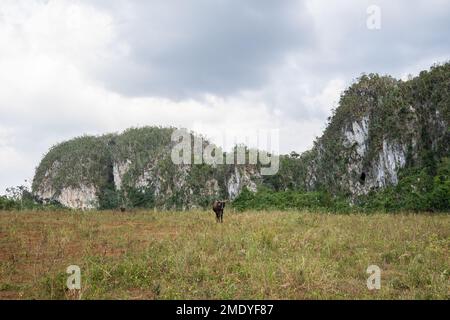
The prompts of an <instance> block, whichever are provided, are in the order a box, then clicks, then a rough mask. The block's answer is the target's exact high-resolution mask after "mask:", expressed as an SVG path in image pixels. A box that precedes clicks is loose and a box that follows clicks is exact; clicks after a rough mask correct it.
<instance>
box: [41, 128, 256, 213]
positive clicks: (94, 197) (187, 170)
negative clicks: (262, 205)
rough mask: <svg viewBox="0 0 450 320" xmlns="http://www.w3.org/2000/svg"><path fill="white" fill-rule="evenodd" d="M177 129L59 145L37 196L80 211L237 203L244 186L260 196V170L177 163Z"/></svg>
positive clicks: (138, 130) (141, 131)
mask: <svg viewBox="0 0 450 320" xmlns="http://www.w3.org/2000/svg"><path fill="white" fill-rule="evenodd" d="M173 130H174V128H158V127H144V128H133V129H128V130H126V131H125V132H124V133H122V134H108V135H104V136H100V137H91V136H84V137H79V138H75V139H73V140H70V141H67V142H63V143H61V144H59V145H56V146H55V147H53V148H52V149H51V150H50V151H49V152H48V153H47V154H46V156H45V157H44V159H43V160H42V161H41V163H40V165H39V167H38V168H37V170H36V174H35V177H34V180H33V192H34V194H35V195H37V196H38V197H39V198H41V199H42V200H43V201H44V202H46V201H57V202H59V203H61V204H63V205H64V206H67V207H70V208H79V209H94V208H116V207H120V206H125V207H155V206H156V207H160V208H166V209H172V208H173V209H175V208H176V209H187V208H192V207H197V206H206V205H209V204H210V203H211V202H212V201H213V200H214V199H218V198H223V199H234V198H235V197H236V196H237V195H238V194H239V193H240V192H241V190H242V189H243V188H244V187H247V188H249V189H250V190H254V191H256V189H257V184H258V183H260V180H261V176H260V174H259V171H258V170H257V166H256V165H223V166H221V165H215V166H213V165H208V164H200V165H190V164H186V165H184V164H182V165H176V164H174V163H173V161H172V159H171V150H172V148H173V146H174V142H172V141H171V134H172V132H173ZM195 138H196V136H195V135H193V134H192V139H195ZM204 143H205V144H206V143H207V141H205V142H204ZM192 160H193V159H192Z"/></svg>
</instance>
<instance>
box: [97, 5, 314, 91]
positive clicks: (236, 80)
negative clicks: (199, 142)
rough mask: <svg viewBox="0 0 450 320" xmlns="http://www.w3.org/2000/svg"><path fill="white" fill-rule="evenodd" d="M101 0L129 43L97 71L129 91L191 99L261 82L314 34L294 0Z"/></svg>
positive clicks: (110, 83) (116, 86)
mask: <svg viewBox="0 0 450 320" xmlns="http://www.w3.org/2000/svg"><path fill="white" fill-rule="evenodd" d="M97 3H98V4H99V5H101V7H102V8H103V9H105V10H109V11H110V12H112V15H113V16H114V18H115V22H114V23H115V25H114V27H115V28H117V32H118V35H119V40H120V41H123V43H122V44H121V46H122V47H123V45H124V43H126V45H127V46H128V47H129V54H127V55H121V54H118V56H116V58H117V60H116V61H115V63H114V64H113V65H108V68H107V69H106V70H101V72H99V74H100V77H101V79H102V80H103V81H104V82H105V83H106V84H107V85H108V86H109V87H110V88H112V89H113V90H116V91H118V92H120V93H122V94H126V95H157V96H166V97H167V96H168V97H171V98H180V97H182V98H185V97H190V98H192V96H195V95H197V94H203V93H212V94H220V95H230V94H233V93H236V92H238V91H241V90H244V89H255V88H258V87H260V86H261V85H263V84H264V83H265V82H266V81H267V79H268V77H269V75H270V71H271V69H273V68H274V66H276V65H277V64H279V63H281V62H282V60H283V58H284V57H285V55H286V54H287V53H289V52H292V51H296V50H300V49H301V48H302V47H306V46H308V45H310V44H311V42H312V41H313V38H312V35H313V33H312V30H311V26H312V23H311V18H310V17H309V15H308V14H307V12H306V9H305V7H304V6H303V5H302V3H301V2H298V1H293V0H288V1H261V0H251V1H239V0H231V1H211V0H195V1H170V2H167V1H164V0H160V1H159V0H158V1H145V2H144V1H142V2H132V3H129V2H127V3H124V2H123V1H117V2H114V3H113V4H111V2H110V1H107V2H103V1H101V2H97ZM169 3H170V4H169ZM112 50H117V48H114V46H113V48H112Z"/></svg>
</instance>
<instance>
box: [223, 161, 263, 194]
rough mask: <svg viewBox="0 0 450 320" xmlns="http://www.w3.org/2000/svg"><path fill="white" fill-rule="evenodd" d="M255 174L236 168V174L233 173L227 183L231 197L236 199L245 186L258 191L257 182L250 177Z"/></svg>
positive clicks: (252, 190)
mask: <svg viewBox="0 0 450 320" xmlns="http://www.w3.org/2000/svg"><path fill="white" fill-rule="evenodd" d="M253 174H254V173H250V172H247V171H246V170H243V171H242V172H240V170H239V169H238V167H235V168H234V174H232V175H231V177H230V178H229V179H228V183H227V191H228V197H229V199H231V200H234V199H236V197H237V196H238V195H239V193H241V191H242V189H243V188H244V187H247V188H248V189H249V190H250V191H251V192H256V191H257V186H256V183H255V182H253V181H252V180H251V177H250V176H251V175H253Z"/></svg>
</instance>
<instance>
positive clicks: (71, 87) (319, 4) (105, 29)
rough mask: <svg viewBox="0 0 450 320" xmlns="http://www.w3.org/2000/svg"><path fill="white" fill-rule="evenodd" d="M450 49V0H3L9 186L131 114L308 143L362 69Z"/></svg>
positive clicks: (2, 128)
mask: <svg viewBox="0 0 450 320" xmlns="http://www.w3.org/2000/svg"><path fill="white" fill-rule="evenodd" d="M448 60H450V1H447V0H397V1H388V0H380V1H375V0H371V1H365V0H343V1H329V0H328V1H326V0H283V1H279V0H272V1H269V0H245V1H243V0H239V1H238V0H227V1H225V0H171V1H167V0H150V1H138V0H135V1H132V0H128V1H119V0H89V1H88V0H86V1H81V0H79V1H75V0H74V1H69V0H53V1H52V0H23V1H21V0H0V194H2V193H4V190H5V188H6V187H9V186H15V185H19V184H24V181H25V180H27V181H28V184H29V182H30V181H31V180H32V178H33V174H34V170H35V168H36V167H37V166H38V164H39V161H40V160H41V158H42V157H43V155H45V153H46V152H47V151H48V149H49V148H50V147H51V146H52V145H55V144H56V143H58V142H61V141H64V140H67V139H70V138H72V137H75V136H80V135H83V134H94V135H97V134H103V133H109V132H118V133H119V132H121V131H123V130H124V129H126V128H129V127H139V126H146V125H161V126H175V127H181V128H188V129H190V130H194V131H195V132H198V133H200V134H202V135H204V136H205V137H207V138H209V139H211V140H212V141H213V142H215V143H217V144H219V145H223V146H224V147H226V146H227V144H229V143H230V141H232V142H233V143H234V142H246V141H248V137H253V136H255V134H257V133H258V132H259V133H261V132H273V131H276V132H278V136H279V152H281V153H288V152H290V151H292V150H295V151H297V152H303V151H305V150H307V149H309V148H310V147H311V146H312V145H313V141H314V139H315V137H317V136H320V135H321V133H322V132H323V130H324V128H325V124H326V119H327V117H328V116H330V114H331V112H332V109H333V108H336V107H337V105H338V102H339V97H340V94H341V93H342V92H343V90H345V88H346V87H347V86H349V85H350V84H351V83H352V82H354V81H355V79H356V78H357V77H359V76H360V75H361V74H362V73H370V72H377V73H380V74H389V75H392V76H395V77H397V78H402V79H406V78H407V77H408V75H417V74H418V72H420V71H421V70H424V69H428V68H429V67H430V66H431V65H433V64H434V63H439V62H441V63H442V62H446V61H448ZM224 136H226V137H227V140H226V141H224V140H223V139H222V138H223V137H224Z"/></svg>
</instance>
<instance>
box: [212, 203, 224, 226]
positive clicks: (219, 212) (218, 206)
mask: <svg viewBox="0 0 450 320" xmlns="http://www.w3.org/2000/svg"><path fill="white" fill-rule="evenodd" d="M224 208H225V201H221V200H215V201H214V203H213V211H214V212H215V213H216V221H217V222H221V223H222V222H223V209H224Z"/></svg>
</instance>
